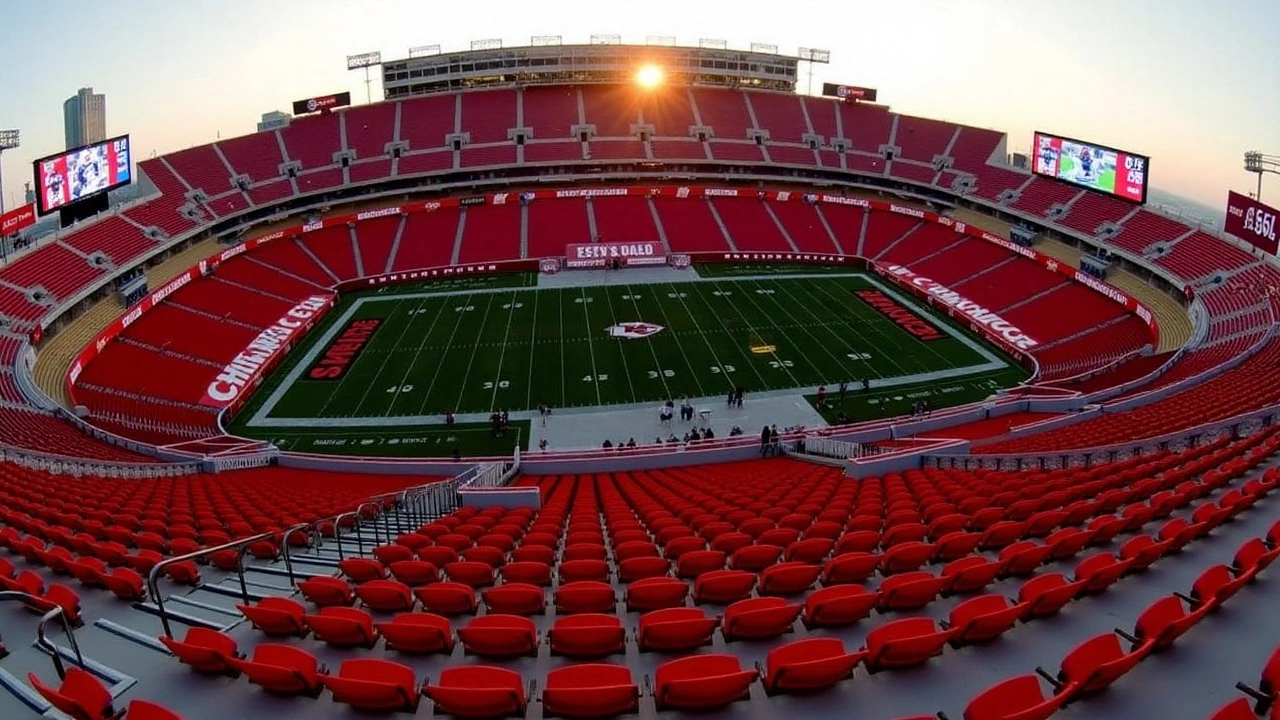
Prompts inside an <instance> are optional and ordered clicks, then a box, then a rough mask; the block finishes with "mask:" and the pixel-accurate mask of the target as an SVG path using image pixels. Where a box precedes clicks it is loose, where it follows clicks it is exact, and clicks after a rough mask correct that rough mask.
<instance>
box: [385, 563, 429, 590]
mask: <svg viewBox="0 0 1280 720" xmlns="http://www.w3.org/2000/svg"><path fill="white" fill-rule="evenodd" d="M387 569H388V570H390V571H391V576H392V577H394V578H395V579H396V580H398V581H400V582H402V583H404V584H405V585H408V586H409V587H419V586H422V585H430V584H431V583H433V582H438V581H439V580H440V572H439V571H438V570H437V569H436V566H435V565H432V564H431V563H429V562H427V561H426V560H397V561H396V562H393V563H391V564H390V565H389V566H387Z"/></svg>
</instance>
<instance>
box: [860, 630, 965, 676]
mask: <svg viewBox="0 0 1280 720" xmlns="http://www.w3.org/2000/svg"><path fill="white" fill-rule="evenodd" d="M951 635H952V632H951V631H950V630H944V629H941V628H939V627H938V626H937V625H936V624H934V621H933V619H932V618H924V617H909V618H903V619H901V620H894V621H892V622H887V623H885V624H884V625H881V626H879V627H877V628H875V629H874V630H872V631H871V632H869V633H867V643H866V650H867V656H866V658H865V662H866V664H867V669H869V670H871V671H872V672H875V671H877V670H883V669H886V668H903V667H912V666H914V665H920V664H923V663H924V662H926V661H927V660H928V659H929V658H931V657H934V656H936V655H941V654H942V646H943V645H946V643H947V641H948V640H950V639H951Z"/></svg>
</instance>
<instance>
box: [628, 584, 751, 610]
mask: <svg viewBox="0 0 1280 720" xmlns="http://www.w3.org/2000/svg"><path fill="white" fill-rule="evenodd" d="M751 577H752V583H753V584H754V582H755V576H754V575H752V576H751ZM748 592H749V591H748ZM688 596H689V584H688V583H686V582H684V581H683V580H677V579H675V578H669V577H656V578H647V579H644V580H637V581H635V582H633V583H631V584H630V585H628V586H627V591H626V597H625V600H626V604H627V610H629V611H632V612H636V611H638V612H645V611H647V610H658V609H661V608H671V607H679V606H681V605H684V601H685V598H687V597H688Z"/></svg>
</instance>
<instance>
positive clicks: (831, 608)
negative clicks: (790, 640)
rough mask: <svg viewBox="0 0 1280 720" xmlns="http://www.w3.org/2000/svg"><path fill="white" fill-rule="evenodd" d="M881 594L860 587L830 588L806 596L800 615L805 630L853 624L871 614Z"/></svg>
mask: <svg viewBox="0 0 1280 720" xmlns="http://www.w3.org/2000/svg"><path fill="white" fill-rule="evenodd" d="M879 602H880V593H878V592H874V591H871V590H868V589H866V588H864V587H862V586H860V585H833V586H831V587H826V588H822V589H821V590H815V591H813V592H811V593H809V595H808V597H806V598H805V601H804V614H803V616H802V618H803V620H804V624H805V625H806V626H807V627H840V626H843V625H852V624H853V623H856V622H858V621H859V620H861V619H863V618H865V617H867V616H868V615H870V614H871V611H872V610H874V609H875V608H876V605H878V604H879Z"/></svg>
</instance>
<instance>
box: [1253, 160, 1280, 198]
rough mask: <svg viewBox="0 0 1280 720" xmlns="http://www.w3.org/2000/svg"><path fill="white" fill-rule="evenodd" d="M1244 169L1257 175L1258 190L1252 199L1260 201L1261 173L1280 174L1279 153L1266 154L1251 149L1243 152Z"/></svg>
mask: <svg viewBox="0 0 1280 720" xmlns="http://www.w3.org/2000/svg"><path fill="white" fill-rule="evenodd" d="M1244 169H1245V171H1247V172H1251V173H1254V174H1256V175H1257V176H1258V191H1257V193H1255V194H1254V196H1253V199H1254V200H1257V201H1258V202H1262V173H1272V174H1274V175H1280V155H1266V154H1264V153H1260V152H1258V151H1257V150H1251V151H1249V152H1247V153H1245V154H1244Z"/></svg>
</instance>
